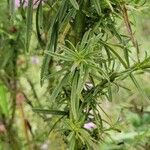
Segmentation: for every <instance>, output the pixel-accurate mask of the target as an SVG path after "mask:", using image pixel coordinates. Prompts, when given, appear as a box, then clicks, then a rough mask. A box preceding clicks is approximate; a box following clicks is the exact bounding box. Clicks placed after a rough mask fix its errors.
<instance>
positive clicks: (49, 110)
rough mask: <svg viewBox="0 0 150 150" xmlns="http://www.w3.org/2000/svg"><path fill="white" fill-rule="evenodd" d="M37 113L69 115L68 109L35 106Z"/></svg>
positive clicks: (34, 109)
mask: <svg viewBox="0 0 150 150" xmlns="http://www.w3.org/2000/svg"><path fill="white" fill-rule="evenodd" d="M32 110H33V111H34V112H36V113H42V114H47V115H48V114H51V115H67V114H68V112H67V111H61V110H51V109H41V108H33V109H32Z"/></svg>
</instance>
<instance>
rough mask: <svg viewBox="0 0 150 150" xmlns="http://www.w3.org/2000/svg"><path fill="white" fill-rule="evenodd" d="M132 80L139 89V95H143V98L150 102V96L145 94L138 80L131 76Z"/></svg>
mask: <svg viewBox="0 0 150 150" xmlns="http://www.w3.org/2000/svg"><path fill="white" fill-rule="evenodd" d="M130 78H131V80H132V81H133V83H134V85H135V86H136V88H137V89H138V91H139V93H140V94H141V95H142V97H143V98H144V99H145V100H147V101H149V98H148V96H147V95H146V93H145V91H144V90H143V88H142V86H140V85H139V83H138V82H137V80H136V78H135V77H134V76H133V75H132V74H130Z"/></svg>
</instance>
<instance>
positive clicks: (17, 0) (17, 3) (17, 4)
mask: <svg viewBox="0 0 150 150" xmlns="http://www.w3.org/2000/svg"><path fill="white" fill-rule="evenodd" d="M40 1H41V0H33V7H34V8H37V6H38V4H39V3H40ZM42 1H44V0H42ZM20 2H21V3H23V6H24V7H27V6H28V3H29V0H15V7H16V8H18V7H20Z"/></svg>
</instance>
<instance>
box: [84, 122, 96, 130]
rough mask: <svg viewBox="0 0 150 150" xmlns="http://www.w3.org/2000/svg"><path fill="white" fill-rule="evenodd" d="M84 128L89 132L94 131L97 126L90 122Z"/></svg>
mask: <svg viewBox="0 0 150 150" xmlns="http://www.w3.org/2000/svg"><path fill="white" fill-rule="evenodd" d="M84 128H85V129H88V130H92V129H95V128H96V125H95V124H94V123H93V122H88V123H85V124H84Z"/></svg>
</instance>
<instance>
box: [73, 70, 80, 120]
mask: <svg viewBox="0 0 150 150" xmlns="http://www.w3.org/2000/svg"><path fill="white" fill-rule="evenodd" d="M78 76H79V74H78V71H76V72H75V74H74V77H73V82H72V87H71V109H72V114H73V117H74V119H75V120H77V118H78V109H79V96H78V93H77V86H78Z"/></svg>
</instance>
